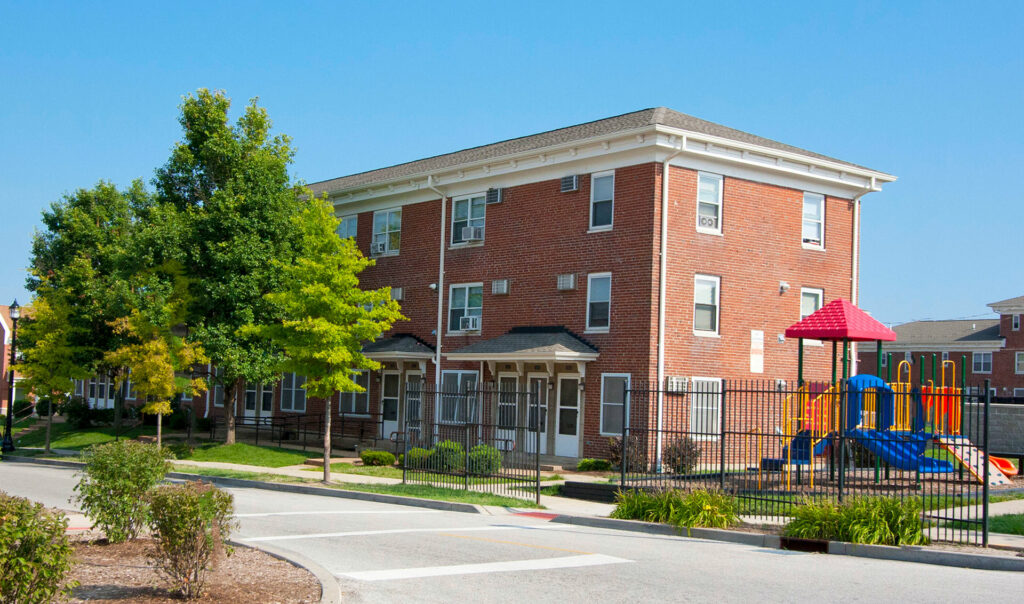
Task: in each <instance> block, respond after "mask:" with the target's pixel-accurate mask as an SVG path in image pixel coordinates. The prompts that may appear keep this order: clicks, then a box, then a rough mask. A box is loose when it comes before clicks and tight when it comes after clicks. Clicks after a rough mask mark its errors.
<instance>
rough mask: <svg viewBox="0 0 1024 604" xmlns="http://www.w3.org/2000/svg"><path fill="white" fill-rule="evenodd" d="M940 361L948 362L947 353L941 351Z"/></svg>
mask: <svg viewBox="0 0 1024 604" xmlns="http://www.w3.org/2000/svg"><path fill="white" fill-rule="evenodd" d="M942 360H943V361H948V360H949V352H947V351H943V352H942Z"/></svg>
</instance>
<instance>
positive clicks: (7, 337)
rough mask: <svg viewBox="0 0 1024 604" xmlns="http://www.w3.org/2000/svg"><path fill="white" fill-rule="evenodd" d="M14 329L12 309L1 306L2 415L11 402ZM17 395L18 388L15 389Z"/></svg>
mask: <svg viewBox="0 0 1024 604" xmlns="http://www.w3.org/2000/svg"><path fill="white" fill-rule="evenodd" d="M12 327H13V325H12V323H11V307H10V306H7V305H0V375H2V376H3V379H2V382H3V383H2V384H0V415H3V414H6V413H7V403H8V401H10V400H11V399H10V394H9V392H8V390H7V389H8V384H7V381H8V379H9V376H8V374H7V372H8V370H9V368H10V363H11V336H12V335H13V332H12ZM15 394H17V388H15Z"/></svg>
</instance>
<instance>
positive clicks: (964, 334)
mask: <svg viewBox="0 0 1024 604" xmlns="http://www.w3.org/2000/svg"><path fill="white" fill-rule="evenodd" d="M893 330H894V331H895V332H896V343H897V344H918V345H931V346H946V347H949V346H951V345H955V344H957V343H960V344H977V343H982V342H984V343H992V344H1000V343H1001V342H1002V338H1001V337H999V319H981V320H978V319H968V320H956V321H913V322H911V323H904V324H902V325H897V326H896V327H894V328H893Z"/></svg>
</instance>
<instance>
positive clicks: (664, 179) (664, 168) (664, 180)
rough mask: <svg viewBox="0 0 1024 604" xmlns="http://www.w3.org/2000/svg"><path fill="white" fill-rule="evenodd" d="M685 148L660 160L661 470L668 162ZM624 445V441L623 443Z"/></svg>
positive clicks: (659, 371) (659, 465)
mask: <svg viewBox="0 0 1024 604" xmlns="http://www.w3.org/2000/svg"><path fill="white" fill-rule="evenodd" d="M685 148H686V136H683V138H682V141H681V142H680V144H679V147H677V148H676V150H675V151H673V152H672V155H669V156H668V157H666V158H665V161H663V162H661V241H660V242H659V243H658V245H659V247H660V252H659V256H660V258H659V259H658V263H659V264H658V438H657V444H656V447H657V448H656V449H655V450H656V451H657V452H658V453H657V459H656V464H657V465H656V467H657V468H658V470H659V471H660V470H661V445H662V438H663V436H662V427H663V424H664V420H665V391H664V387H665V386H664V384H665V289H666V288H665V276H666V273H667V272H668V168H669V162H671V161H672V159H673V158H675V156H677V155H679V154H680V153H682V152H683V149H685ZM623 446H625V443H623Z"/></svg>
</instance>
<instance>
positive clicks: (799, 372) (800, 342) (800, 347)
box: [796, 338, 804, 388]
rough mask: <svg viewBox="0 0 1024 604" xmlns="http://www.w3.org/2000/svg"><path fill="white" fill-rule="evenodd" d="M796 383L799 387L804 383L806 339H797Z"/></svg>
mask: <svg viewBox="0 0 1024 604" xmlns="http://www.w3.org/2000/svg"><path fill="white" fill-rule="evenodd" d="M796 385H797V388H799V387H800V386H803V385H804V339H803V338H798V339H797V353H796Z"/></svg>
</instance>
